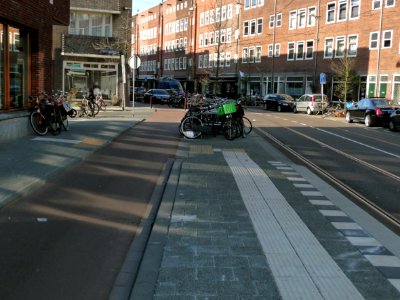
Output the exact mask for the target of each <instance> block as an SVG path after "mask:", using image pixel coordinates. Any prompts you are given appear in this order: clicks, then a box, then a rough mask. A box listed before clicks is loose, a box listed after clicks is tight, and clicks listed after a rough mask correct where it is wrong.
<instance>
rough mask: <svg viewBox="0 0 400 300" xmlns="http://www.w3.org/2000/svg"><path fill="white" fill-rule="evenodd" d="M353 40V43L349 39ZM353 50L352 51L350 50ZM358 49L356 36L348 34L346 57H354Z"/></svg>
mask: <svg viewBox="0 0 400 300" xmlns="http://www.w3.org/2000/svg"><path fill="white" fill-rule="evenodd" d="M352 38H355V39H354V42H352V41H351V40H350V39H352ZM352 48H354V50H352ZM357 49H358V34H350V35H348V36H347V56H348V57H356V56H357Z"/></svg>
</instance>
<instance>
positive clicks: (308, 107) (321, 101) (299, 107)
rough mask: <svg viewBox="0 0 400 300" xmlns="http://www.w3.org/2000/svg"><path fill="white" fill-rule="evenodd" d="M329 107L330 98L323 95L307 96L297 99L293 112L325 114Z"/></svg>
mask: <svg viewBox="0 0 400 300" xmlns="http://www.w3.org/2000/svg"><path fill="white" fill-rule="evenodd" d="M327 106H328V98H327V97H326V95H324V96H323V97H322V95H321V94H305V95H303V96H301V97H300V98H299V99H296V101H295V103H294V106H293V112H294V113H297V112H306V113H307V114H308V115H312V114H319V113H321V114H322V113H323V112H324V111H325V110H326V108H327Z"/></svg>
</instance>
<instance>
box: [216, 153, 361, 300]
mask: <svg viewBox="0 0 400 300" xmlns="http://www.w3.org/2000/svg"><path fill="white" fill-rule="evenodd" d="M223 154H224V157H225V160H226V161H227V163H228V165H229V166H230V168H231V171H232V173H233V176H234V178H235V181H236V184H237V186H238V188H239V190H240V193H241V196H242V199H243V201H244V203H245V205H246V208H247V210H248V212H249V215H250V217H251V219H252V221H253V225H254V228H255V231H256V233H257V236H258V238H259V240H260V243H261V246H262V248H263V251H264V253H265V255H266V258H267V261H268V263H269V265H270V268H271V271H272V273H273V275H274V278H275V280H276V283H277V286H278V288H279V291H280V293H281V297H282V299H363V297H362V295H361V294H360V293H359V291H358V290H357V289H356V288H355V286H354V285H353V283H352V282H351V281H350V280H349V279H348V278H347V277H346V275H345V274H344V273H343V271H342V270H341V269H340V268H339V266H338V265H337V264H336V262H335V261H334V260H333V259H332V257H331V256H330V255H329V253H327V251H326V250H325V249H324V248H323V246H322V245H321V244H320V243H319V242H318V240H317V239H316V238H315V236H314V235H313V234H312V233H311V231H310V230H309V229H308V228H307V226H306V225H305V224H304V223H303V221H302V220H301V219H300V217H299V216H298V215H297V214H296V212H295V211H294V210H293V209H292V208H291V206H290V205H289V204H288V202H287V201H286V199H285V198H284V197H283V195H282V194H281V193H280V192H279V190H278V189H277V188H276V186H275V185H274V184H273V182H272V181H271V180H270V178H269V177H268V176H267V175H266V174H265V173H264V171H263V170H262V169H261V168H260V167H259V166H258V165H257V164H256V163H254V162H253V161H252V160H251V159H250V157H249V156H248V155H247V154H246V153H243V152H236V151H223Z"/></svg>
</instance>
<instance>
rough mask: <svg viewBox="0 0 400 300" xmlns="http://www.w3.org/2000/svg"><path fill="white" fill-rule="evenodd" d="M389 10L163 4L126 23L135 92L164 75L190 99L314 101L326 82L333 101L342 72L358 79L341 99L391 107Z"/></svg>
mask: <svg viewBox="0 0 400 300" xmlns="http://www.w3.org/2000/svg"><path fill="white" fill-rule="evenodd" d="M396 5H397V6H398V4H396V2H395V1H394V0H314V1H301V0H294V1H293V0H274V1H265V0H241V1H232V0H217V1H200V0H181V1H179V0H166V1H164V2H162V3H161V4H160V5H158V6H156V7H152V8H149V9H148V10H146V11H143V12H140V13H138V14H137V15H135V18H134V20H135V24H134V25H133V26H134V28H135V29H136V31H135V32H136V34H135V32H134V36H135V40H134V42H135V46H134V49H136V51H137V53H138V55H139V56H140V57H141V60H142V66H141V67H140V68H139V71H138V73H139V84H143V80H144V78H147V79H149V78H151V79H154V81H156V80H157V78H158V77H160V76H165V75H168V76H173V77H175V78H177V79H179V80H181V82H182V83H183V85H184V86H186V87H187V89H188V90H189V91H192V90H196V91H198V92H203V93H204V92H209V93H215V94H219V95H223V96H231V95H232V96H233V95H234V96H237V95H238V94H245V95H255V94H259V95H261V96H262V95H264V94H266V93H267V92H281V93H287V94H291V95H293V96H299V95H301V94H302V93H304V92H311V91H313V92H320V90H321V85H320V74H321V73H325V74H326V75H327V76H326V78H327V82H326V84H324V92H326V93H327V94H328V96H329V97H330V98H336V97H342V96H343V95H342V94H343V84H344V81H343V74H342V72H343V70H344V69H345V68H348V69H350V70H351V71H354V72H355V73H356V75H357V78H356V81H354V80H353V81H352V82H351V90H350V91H348V93H347V95H346V98H347V99H354V100H357V99H359V98H361V97H364V96H382V97H386V98H388V99H393V100H395V102H398V101H399V99H400V54H399V53H400V52H399V36H400V34H399V29H400V15H399V14H398V7H397V6H396ZM150 16H152V17H150ZM186 24H187V25H186ZM143 30H144V31H143ZM150 60H151V61H152V62H151V63H147V62H148V61H150ZM149 65H151V66H152V67H151V68H150V67H149ZM150 76H151V77H150ZM140 80H142V81H140ZM146 83H147V84H148V85H150V86H151V84H153V82H148V81H147V82H146Z"/></svg>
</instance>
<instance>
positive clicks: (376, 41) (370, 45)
mask: <svg viewBox="0 0 400 300" xmlns="http://www.w3.org/2000/svg"><path fill="white" fill-rule="evenodd" d="M373 35H376V39H375V38H374V39H372V36H373ZM373 43H374V44H376V46H373V45H372V44H373ZM378 47H379V32H378V31H374V32H370V33H369V46H368V48H369V50H375V49H378Z"/></svg>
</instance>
